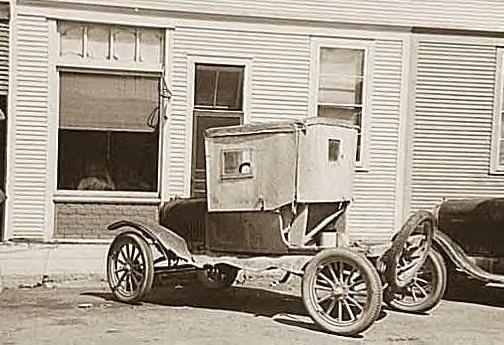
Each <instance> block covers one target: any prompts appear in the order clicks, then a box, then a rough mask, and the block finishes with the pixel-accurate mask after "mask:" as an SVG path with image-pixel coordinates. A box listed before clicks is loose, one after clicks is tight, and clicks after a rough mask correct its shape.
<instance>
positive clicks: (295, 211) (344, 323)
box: [107, 119, 446, 335]
mask: <svg viewBox="0 0 504 345" xmlns="http://www.w3.org/2000/svg"><path fill="white" fill-rule="evenodd" d="M356 143H357V136H356V130H355V128H353V127H349V126H345V125H341V124H337V123H334V122H331V121H328V120H326V121H321V120H320V119H319V120H307V121H304V122H281V123H268V124H247V125H243V126H234V127H225V128H215V129H210V130H207V132H206V170H207V175H206V186H207V192H208V195H207V198H206V199H205V198H204V199H198V198H190V199H181V198H175V199H173V200H171V201H169V202H168V203H166V204H165V205H163V206H162V207H161V210H160V219H159V224H149V225H145V224H140V223H136V222H133V221H130V220H120V221H117V222H115V223H113V224H111V225H110V226H109V229H110V230H120V231H119V233H118V234H117V235H116V237H115V239H114V241H113V242H112V244H111V246H110V249H109V253H108V260H107V276H108V282H109V285H110V287H111V289H112V292H113V294H114V295H115V297H116V298H117V299H118V300H120V301H123V302H128V303H132V302H138V301H140V300H142V299H143V298H144V297H145V295H146V294H147V293H148V292H149V290H150V289H151V287H152V284H153V280H154V276H155V275H158V274H163V275H168V276H169V275H170V274H171V273H175V272H184V271H195V272H196V274H197V277H198V279H199V280H200V281H201V283H202V284H203V285H204V286H206V287H208V288H213V289H223V288H226V287H229V286H231V284H232V283H233V281H234V280H235V278H236V276H237V273H238V270H239V269H246V270H258V271H260V270H266V269H271V268H279V269H282V270H285V271H286V272H287V273H288V274H294V275H297V276H300V277H302V286H301V290H302V291H301V292H302V299H303V303H304V305H305V307H306V309H307V311H308V313H309V315H310V316H311V318H312V319H313V320H314V322H315V323H316V324H317V325H319V326H320V327H321V328H323V329H324V330H326V331H329V332H332V333H336V334H340V335H355V334H358V333H360V332H362V331H364V330H365V329H367V328H368V327H369V326H370V325H371V324H372V323H373V322H374V321H375V320H376V319H377V318H378V315H379V313H380V310H381V307H382V302H383V301H385V302H387V303H388V304H389V305H390V306H391V307H393V308H396V309H399V310H404V311H425V310H428V309H430V308H432V307H433V306H435V305H436V304H437V303H438V302H439V299H440V298H441V296H442V294H443V292H444V286H445V285H444V284H445V282H446V269H445V268H444V263H443V262H442V258H441V257H440V256H439V255H438V254H436V253H435V252H433V251H432V250H431V241H432V237H433V234H434V226H435V224H434V218H433V216H432V214H431V213H429V212H426V211H419V212H417V213H415V214H413V215H412V216H411V217H410V218H409V219H408V220H407V221H406V223H405V224H404V225H403V226H402V228H401V230H400V231H399V232H397V233H396V234H395V235H394V237H393V238H392V241H391V242H390V243H385V244H375V245H369V244H368V245H364V244H360V243H358V242H356V243H350V241H349V236H348V234H347V232H346V224H345V220H346V218H345V215H346V211H347V209H348V207H349V205H350V200H351V198H352V192H353V176H354V171H355V166H354V161H355V156H356V146H357V145H356ZM427 271H429V272H427ZM426 272H427V273H426ZM425 273H426V274H427V276H426V277H427V278H426V277H423V276H422V274H425ZM422 277H423V278H422ZM422 284H424V285H422ZM419 296H420V297H419ZM407 297H413V300H412V301H408V300H407Z"/></svg>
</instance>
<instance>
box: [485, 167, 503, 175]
mask: <svg viewBox="0 0 504 345" xmlns="http://www.w3.org/2000/svg"><path fill="white" fill-rule="evenodd" d="M488 175H490V176H504V169H503V168H499V169H491V170H490V171H489V173H488Z"/></svg>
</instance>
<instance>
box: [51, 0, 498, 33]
mask: <svg viewBox="0 0 504 345" xmlns="http://www.w3.org/2000/svg"><path fill="white" fill-rule="evenodd" d="M45 2H46V3H47V2H53V3H68V2H69V1H68V0H46V1H45ZM71 2H73V3H79V4H92V5H100V6H103V5H111V6H122V7H126V8H148V9H158V10H168V11H174V12H182V13H183V12H195V13H208V14H215V15H233V16H250V17H265V18H278V19H291V20H301V21H306V20H310V21H317V22H321V21H328V22H345V23H366V24H377V25H382V24H383V25H401V26H420V27H422V26H425V27H440V28H457V29H475V30H476V29H478V30H498V31H500V30H502V23H503V21H504V2H503V1H500V0H387V1H385V0H366V1H362V0H310V1H306V0H254V1H250V0H212V1H201V0H73V1H71Z"/></svg>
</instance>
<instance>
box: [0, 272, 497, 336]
mask: <svg viewBox="0 0 504 345" xmlns="http://www.w3.org/2000/svg"><path fill="white" fill-rule="evenodd" d="M280 276H281V275H278V276H275V275H274V274H273V275H270V276H267V277H264V276H250V277H248V279H247V280H246V281H245V282H244V283H241V284H240V283H238V284H235V286H234V287H232V288H231V289H229V290H227V291H225V292H210V291H208V290H203V289H202V288H200V287H198V286H196V285H195V284H194V283H191V279H190V277H189V278H187V279H185V280H179V281H177V282H172V283H170V284H163V285H162V286H157V287H156V288H155V289H154V290H153V292H152V293H151V294H150V296H149V297H148V301H147V302H145V303H142V304H140V305H126V304H121V303H118V302H115V301H113V300H112V296H111V294H110V292H109V290H108V288H107V286H106V284H105V283H104V282H99V281H93V280H88V281H84V282H82V281H78V282H66V283H59V284H48V285H47V286H48V287H44V286H42V287H35V288H24V289H7V290H4V291H3V292H2V293H1V294H0V344H3V345H14V344H16V345H17V344H19V345H24V344H37V345H38V344H40V345H44V344H51V345H54V344H83V345H84V344H86V345H88V344H103V345H107V344H121V345H129V344H170V345H176V344H188V345H189V344H190V345H200V344H219V345H225V344H233V345H236V344H242V345H248V344H303V345H306V344H310V343H313V344H317V345H325V344H366V345H367V344H401V345H402V344H442V345H446V344H486V345H490V344H502V343H503V341H502V339H504V329H503V325H504V291H501V290H492V289H488V288H480V287H477V288H474V287H472V288H471V289H460V288H459V289H454V290H452V291H451V292H450V297H449V299H447V300H443V301H442V302H441V303H440V304H439V305H438V307H437V308H436V309H435V310H433V311H432V312H430V313H429V314H425V315H411V314H404V313H397V312H393V311H390V310H387V309H384V310H383V312H382V315H381V317H380V319H379V320H378V321H377V322H376V323H375V324H374V325H373V326H372V327H371V328H370V329H369V330H368V331H366V332H365V333H364V334H362V335H361V336H359V337H355V338H349V337H340V336H335V335H331V334H327V333H324V332H322V331H320V330H319V329H318V328H317V327H316V326H315V325H314V324H313V322H312V321H311V319H310V318H309V317H308V316H307V314H306V312H305V310H304V307H303V304H302V301H301V299H300V297H299V285H300V280H299V278H296V277H293V278H291V281H290V282H289V284H285V285H279V286H274V287H271V286H270V282H271V281H272V280H273V279H276V278H279V277H280ZM241 280H243V279H241Z"/></svg>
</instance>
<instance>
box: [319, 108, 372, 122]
mask: <svg viewBox="0 0 504 345" xmlns="http://www.w3.org/2000/svg"><path fill="white" fill-rule="evenodd" d="M361 113H362V108H357V107H355V108H353V107H338V106H330V105H319V106H318V116H320V117H328V118H331V119H337V120H339V121H341V122H342V123H344V124H346V125H350V126H358V127H360V125H361Z"/></svg>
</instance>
